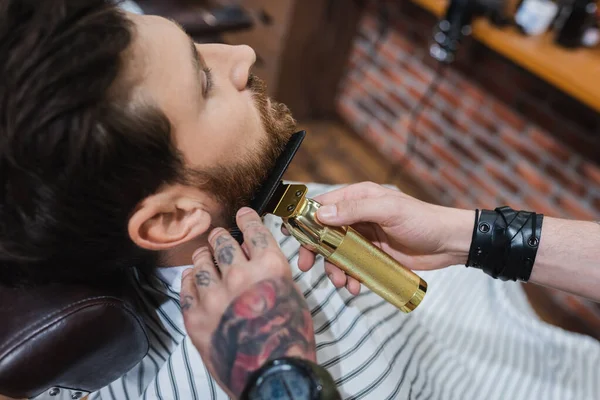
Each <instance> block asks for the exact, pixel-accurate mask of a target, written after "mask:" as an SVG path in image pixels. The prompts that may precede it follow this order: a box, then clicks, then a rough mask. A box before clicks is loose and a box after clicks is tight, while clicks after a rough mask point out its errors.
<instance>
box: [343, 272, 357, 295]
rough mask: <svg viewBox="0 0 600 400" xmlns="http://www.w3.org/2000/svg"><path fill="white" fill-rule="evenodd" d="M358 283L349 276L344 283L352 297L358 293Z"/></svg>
mask: <svg viewBox="0 0 600 400" xmlns="http://www.w3.org/2000/svg"><path fill="white" fill-rule="evenodd" d="M360 288H361V285H360V282H359V281H357V280H356V279H354V278H353V277H351V276H348V279H347V281H346V289H348V291H349V292H350V293H351V294H353V295H354V296H356V295H358V294H359V293H360Z"/></svg>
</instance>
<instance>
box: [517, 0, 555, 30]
mask: <svg viewBox="0 0 600 400" xmlns="http://www.w3.org/2000/svg"><path fill="white" fill-rule="evenodd" d="M558 9H559V7H558V4H556V3H555V2H553V1H550V0H521V1H520V2H519V4H518V5H517V10H516V13H515V24H516V26H517V28H519V30H520V31H521V32H522V33H524V34H526V35H530V36H536V35H541V34H543V33H545V32H547V31H548V28H550V25H551V24H552V22H553V21H554V20H555V18H556V15H557V14H558Z"/></svg>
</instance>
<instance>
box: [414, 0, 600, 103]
mask: <svg viewBox="0 0 600 400" xmlns="http://www.w3.org/2000/svg"><path fill="white" fill-rule="evenodd" d="M412 1H413V2H414V3H416V4H418V5H420V6H421V7H423V8H424V9H426V10H428V11H430V12H432V13H433V14H434V15H436V16H437V17H442V16H443V15H444V12H445V10H446V4H447V1H446V0H412ZM473 36H474V37H475V39H477V40H478V41H480V42H482V43H484V44H485V45H487V46H488V47H490V48H491V49H492V50H494V51H496V52H498V53H499V54H502V55H503V56H504V57H506V58H508V59H510V60H512V61H513V62H514V63H516V64H518V65H520V66H522V67H523V68H525V69H527V70H529V71H530V72H532V73H534V74H536V75H537V76H539V77H540V78H542V79H544V80H546V81H547V82H549V83H550V84H552V85H554V86H556V87H558V88H559V89H561V90H563V91H564V92H566V93H568V94H570V95H571V96H573V97H575V98H576V99H579V100H580V101H581V102H583V103H585V104H587V105H588V106H590V107H591V108H593V109H595V110H596V111H599V112H600V49H598V48H595V49H583V48H582V49H576V50H567V49H564V48H562V47H559V46H556V45H555V44H554V43H553V42H552V36H551V34H550V33H548V34H545V35H541V36H533V37H527V36H523V35H522V34H520V33H519V32H518V31H517V30H516V29H515V28H505V29H498V28H496V27H495V26H493V25H491V24H490V23H489V22H488V21H487V20H483V19H479V20H476V21H475V22H474V23H473Z"/></svg>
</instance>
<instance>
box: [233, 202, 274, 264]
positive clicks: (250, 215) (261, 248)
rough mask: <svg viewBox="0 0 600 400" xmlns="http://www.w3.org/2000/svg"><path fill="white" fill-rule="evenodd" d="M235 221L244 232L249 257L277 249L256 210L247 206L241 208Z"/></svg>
mask: <svg viewBox="0 0 600 400" xmlns="http://www.w3.org/2000/svg"><path fill="white" fill-rule="evenodd" d="M236 222H237V226H239V227H240V230H241V231H242V233H243V234H244V244H245V246H246V248H247V249H248V253H249V258H250V259H253V258H256V257H260V256H261V255H263V254H264V253H266V252H269V251H279V246H278V245H277V242H276V241H275V238H274V237H273V235H272V234H271V232H270V231H269V230H268V229H267V227H266V226H265V225H264V224H263V222H262V220H261V219H260V217H259V216H258V214H257V213H256V211H254V210H253V209H251V208H248V207H243V208H241V209H240V210H239V211H238V213H237V216H236Z"/></svg>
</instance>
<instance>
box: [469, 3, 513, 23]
mask: <svg viewBox="0 0 600 400" xmlns="http://www.w3.org/2000/svg"><path fill="white" fill-rule="evenodd" d="M510 8H511V7H510V2H509V1H506V0H479V1H478V5H477V7H476V11H475V12H476V13H478V14H481V15H482V16H484V17H486V18H488V19H489V20H490V22H491V23H492V24H494V25H496V26H499V27H503V26H508V25H510V24H511V23H512V15H511V12H510Z"/></svg>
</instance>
